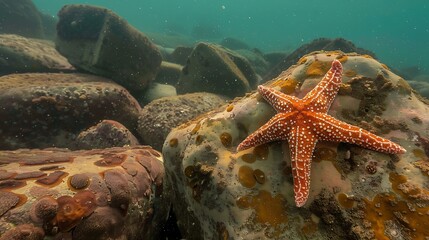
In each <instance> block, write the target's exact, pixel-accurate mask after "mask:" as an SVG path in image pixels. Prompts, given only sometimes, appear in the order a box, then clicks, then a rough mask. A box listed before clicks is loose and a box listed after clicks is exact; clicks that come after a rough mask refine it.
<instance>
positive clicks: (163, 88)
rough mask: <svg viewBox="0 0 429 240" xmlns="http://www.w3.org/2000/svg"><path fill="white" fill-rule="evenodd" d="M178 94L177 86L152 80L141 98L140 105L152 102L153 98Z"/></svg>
mask: <svg viewBox="0 0 429 240" xmlns="http://www.w3.org/2000/svg"><path fill="white" fill-rule="evenodd" d="M172 96H177V93H176V88H175V87H173V86H171V85H169V84H161V83H156V82H152V83H151V84H149V87H148V88H147V89H146V91H145V92H144V95H143V96H142V98H141V99H139V103H140V106H145V105H146V104H148V103H150V102H152V101H153V100H156V99H160V98H163V97H172Z"/></svg>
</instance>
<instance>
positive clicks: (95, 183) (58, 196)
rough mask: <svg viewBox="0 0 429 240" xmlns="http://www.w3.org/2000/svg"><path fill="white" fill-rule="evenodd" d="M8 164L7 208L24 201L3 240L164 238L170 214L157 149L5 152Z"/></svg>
mask: <svg viewBox="0 0 429 240" xmlns="http://www.w3.org/2000/svg"><path fill="white" fill-rule="evenodd" d="M0 163H1V165H2V168H1V170H0V173H2V175H5V173H10V176H9V177H7V178H2V179H1V180H0V199H1V200H2V201H1V203H0V209H2V208H3V206H2V204H3V203H4V202H5V200H6V201H7V200H8V199H13V198H17V199H18V202H17V203H16V204H15V205H14V206H11V207H8V208H7V209H6V211H2V212H1V215H0V236H1V237H0V239H2V240H3V239H5V240H6V239H7V240H9V239H43V237H47V238H49V239H51V238H52V239H91V240H95V239H100V240H101V239H129V240H133V239H134V240H139V239H157V236H158V234H160V230H161V229H160V228H161V224H162V223H163V221H164V220H165V219H166V217H167V211H168V208H169V202H168V200H167V199H165V198H164V197H165V195H166V193H163V176H164V168H163V163H162V157H161V154H160V153H159V152H157V151H155V150H153V149H152V148H150V147H146V146H139V147H132V148H109V149H103V150H90V151H70V150H67V149H53V148H52V149H49V150H48V149H46V150H24V149H22V150H17V151H0ZM34 172H39V173H42V174H41V175H38V176H36V175H34V174H29V173H34ZM25 174H27V175H28V176H27V177H20V178H19V179H18V178H17V176H20V175H25ZM5 195H9V196H8V197H3V196H5ZM3 205H4V204H3ZM7 236H8V237H7ZM12 236H16V238H12ZM19 236H21V237H22V238H18V237H19ZM24 236H26V238H23V237H24ZM30 236H31V237H30Z"/></svg>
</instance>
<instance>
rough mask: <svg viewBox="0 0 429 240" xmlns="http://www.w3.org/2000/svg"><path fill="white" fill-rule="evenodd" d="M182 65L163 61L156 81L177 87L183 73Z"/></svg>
mask: <svg viewBox="0 0 429 240" xmlns="http://www.w3.org/2000/svg"><path fill="white" fill-rule="evenodd" d="M182 68H183V66H182V65H179V64H176V63H171V62H166V61H162V63H161V67H160V69H159V71H158V74H157V75H156V78H155V81H154V82H157V83H162V84H170V85H177V82H178V81H179V77H180V74H181V72H182Z"/></svg>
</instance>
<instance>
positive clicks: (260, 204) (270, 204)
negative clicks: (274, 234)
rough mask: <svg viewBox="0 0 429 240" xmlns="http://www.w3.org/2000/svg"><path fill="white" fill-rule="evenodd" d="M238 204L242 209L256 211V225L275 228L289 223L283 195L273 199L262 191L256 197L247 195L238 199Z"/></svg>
mask: <svg viewBox="0 0 429 240" xmlns="http://www.w3.org/2000/svg"><path fill="white" fill-rule="evenodd" d="M236 204H237V206H238V207H239V208H241V209H254V210H255V217H254V222H255V223H261V224H268V225H271V226H273V227H277V226H278V225H280V224H282V223H287V215H286V200H285V198H284V197H283V195H281V194H277V195H275V196H274V197H272V196H271V194H270V193H269V192H267V191H265V190H261V191H259V193H258V195H256V196H251V195H246V196H243V197H240V198H238V199H237V201H236Z"/></svg>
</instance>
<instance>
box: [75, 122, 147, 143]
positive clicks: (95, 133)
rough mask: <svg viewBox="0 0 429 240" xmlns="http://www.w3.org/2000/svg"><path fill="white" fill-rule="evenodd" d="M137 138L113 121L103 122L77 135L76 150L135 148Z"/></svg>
mask: <svg viewBox="0 0 429 240" xmlns="http://www.w3.org/2000/svg"><path fill="white" fill-rule="evenodd" d="M137 145H139V141H138V140H137V138H136V137H135V136H134V135H133V134H132V133H131V132H130V131H129V130H128V129H127V128H126V127H125V126H124V125H122V124H120V123H118V122H116V121H113V120H103V121H102V122H100V123H99V124H97V125H95V126H92V127H90V128H88V129H87V130H85V131H83V132H81V133H79V135H78V136H77V138H76V148H77V149H96V148H100V149H102V148H109V147H123V146H137Z"/></svg>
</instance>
